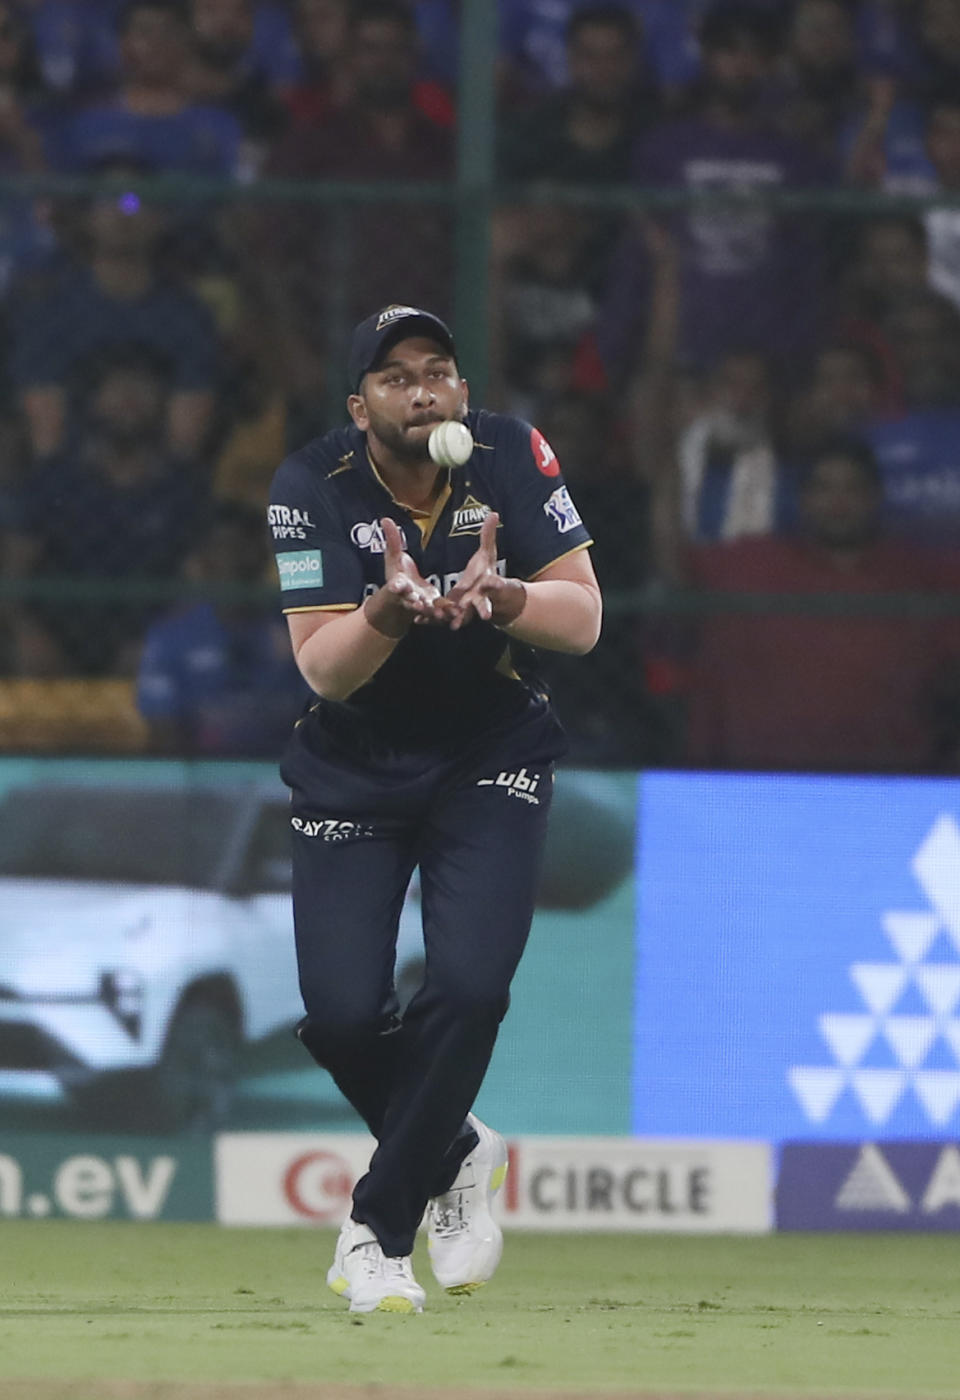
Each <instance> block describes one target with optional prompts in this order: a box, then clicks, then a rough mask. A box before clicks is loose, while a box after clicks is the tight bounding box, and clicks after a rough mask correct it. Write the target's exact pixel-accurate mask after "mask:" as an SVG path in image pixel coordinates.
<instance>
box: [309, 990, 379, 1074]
mask: <svg viewBox="0 0 960 1400" xmlns="http://www.w3.org/2000/svg"><path fill="white" fill-rule="evenodd" d="M384 1029H385V1016H384V1012H383V1009H382V1007H374V1006H369V1005H368V1006H364V1005H362V1004H360V1003H355V1004H353V1005H350V1004H348V1003H345V1002H336V1003H334V1002H327V1001H325V1002H323V1003H322V1004H316V1003H315V1004H314V1005H313V1006H310V1005H309V1003H308V1006H307V1015H306V1017H305V1018H304V1019H303V1020H302V1021H301V1022H300V1025H299V1026H298V1027H297V1036H298V1038H299V1039H300V1041H301V1043H302V1044H303V1045H304V1046H305V1047H306V1049H307V1050H309V1052H310V1054H311V1055H312V1056H313V1058H314V1059H315V1060H316V1061H317V1062H318V1063H319V1064H325V1063H326V1061H327V1060H328V1059H329V1058H330V1056H331V1054H336V1053H338V1052H340V1051H342V1050H344V1049H349V1048H351V1047H355V1046H362V1045H365V1044H367V1043H368V1042H370V1041H371V1040H373V1039H375V1038H376V1037H377V1036H378V1035H381V1034H382V1033H383V1031H384Z"/></svg>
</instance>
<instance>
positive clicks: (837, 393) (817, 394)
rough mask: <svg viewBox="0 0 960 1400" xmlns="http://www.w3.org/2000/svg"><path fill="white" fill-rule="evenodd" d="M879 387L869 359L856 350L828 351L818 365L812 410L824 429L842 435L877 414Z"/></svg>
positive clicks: (812, 392)
mask: <svg viewBox="0 0 960 1400" xmlns="http://www.w3.org/2000/svg"><path fill="white" fill-rule="evenodd" d="M878 397H879V395H878V391H877V386H876V384H875V383H874V380H873V377H872V375H871V373H870V367H869V365H868V364H867V361H866V358H865V357H864V356H863V355H861V354H860V353H859V352H858V351H857V350H854V349H852V348H849V349H848V348H847V347H842V346H836V347H833V348H831V349H829V350H824V351H823V353H822V354H821V355H820V357H819V359H818V360H817V363H816V368H815V369H814V374H813V384H812V385H811V389H810V409H811V412H812V414H813V416H814V418H815V419H816V421H817V423H818V425H819V426H820V427H821V428H827V429H830V430H833V431H836V432H842V431H843V430H844V429H846V428H850V427H852V426H854V425H855V424H857V423H862V422H864V421H865V420H866V419H867V418H869V417H870V416H871V415H872V414H873V413H874V411H875V410H876V407H877V403H878Z"/></svg>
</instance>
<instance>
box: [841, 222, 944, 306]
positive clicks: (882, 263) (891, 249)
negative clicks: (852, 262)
mask: <svg viewBox="0 0 960 1400" xmlns="http://www.w3.org/2000/svg"><path fill="white" fill-rule="evenodd" d="M857 280H858V281H859V282H860V284H861V286H862V287H864V288H865V289H866V290H868V291H871V292H876V293H879V294H880V295H883V296H892V295H896V294H897V293H899V292H904V291H913V290H915V289H916V288H918V287H925V286H926V284H927V249H926V244H925V241H924V238H923V235H922V233H921V232H919V231H917V230H915V229H914V228H913V226H912V225H910V224H908V223H906V222H904V221H902V220H899V219H890V220H886V221H884V222H882V223H875V224H871V225H869V226H868V228H867V230H866V233H865V235H864V238H863V242H862V243H861V245H860V257H859V262H858V266H857Z"/></svg>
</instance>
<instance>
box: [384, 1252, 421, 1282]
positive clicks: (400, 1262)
mask: <svg viewBox="0 0 960 1400" xmlns="http://www.w3.org/2000/svg"><path fill="white" fill-rule="evenodd" d="M383 1276H384V1278H386V1279H388V1280H390V1279H392V1280H395V1281H396V1282H397V1283H407V1284H410V1283H415V1282H416V1280H415V1279H414V1277H413V1266H412V1264H411V1263H410V1259H409V1256H406V1255H405V1256H403V1257H394V1256H393V1255H390V1254H385V1255H384V1256H383Z"/></svg>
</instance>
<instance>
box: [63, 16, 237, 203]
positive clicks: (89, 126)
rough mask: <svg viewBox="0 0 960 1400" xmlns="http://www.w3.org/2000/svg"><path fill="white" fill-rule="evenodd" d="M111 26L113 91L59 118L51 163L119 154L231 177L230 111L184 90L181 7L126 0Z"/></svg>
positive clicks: (186, 34) (186, 39)
mask: <svg viewBox="0 0 960 1400" xmlns="http://www.w3.org/2000/svg"><path fill="white" fill-rule="evenodd" d="M117 26H118V33H119V36H120V64H121V74H120V81H119V85H118V87H117V90H116V92H115V93H114V94H113V95H112V97H110V98H109V99H107V100H105V101H101V102H96V103H94V104H92V105H91V106H89V107H84V108H81V110H79V111H77V112H72V113H68V114H67V115H66V116H65V117H64V119H63V120H62V121H61V122H60V123H59V124H58V126H57V127H56V128H55V129H54V131H53V132H52V133H51V138H50V142H49V147H50V163H51V164H52V165H54V166H55V167H56V168H58V169H61V170H66V171H88V170H93V169H96V168H98V167H100V166H102V165H103V163H104V161H107V160H122V159H125V160H128V161H135V162H136V163H138V164H146V165H149V166H150V167H151V168H152V169H154V170H157V171H183V172H186V173H188V174H191V175H233V174H234V173H235V172H236V170H237V165H238V159H239V152H240V144H241V131H240V126H239V124H238V122H237V120H236V118H235V117H234V116H232V115H231V113H230V112H227V111H225V110H223V109H222V108H220V107H216V106H207V105H201V104H198V103H195V102H193V100H192V98H191V96H190V93H189V90H188V83H187V77H188V73H187V69H188V63H187V60H188V57H189V52H190V49H189V43H190V31H189V28H188V25H187V22H186V17H185V12H184V10H183V9H182V7H181V6H180V5H179V4H177V3H176V0H130V3H129V4H127V5H125V6H124V8H123V9H122V10H121V12H120V15H119V17H118V20H117Z"/></svg>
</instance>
